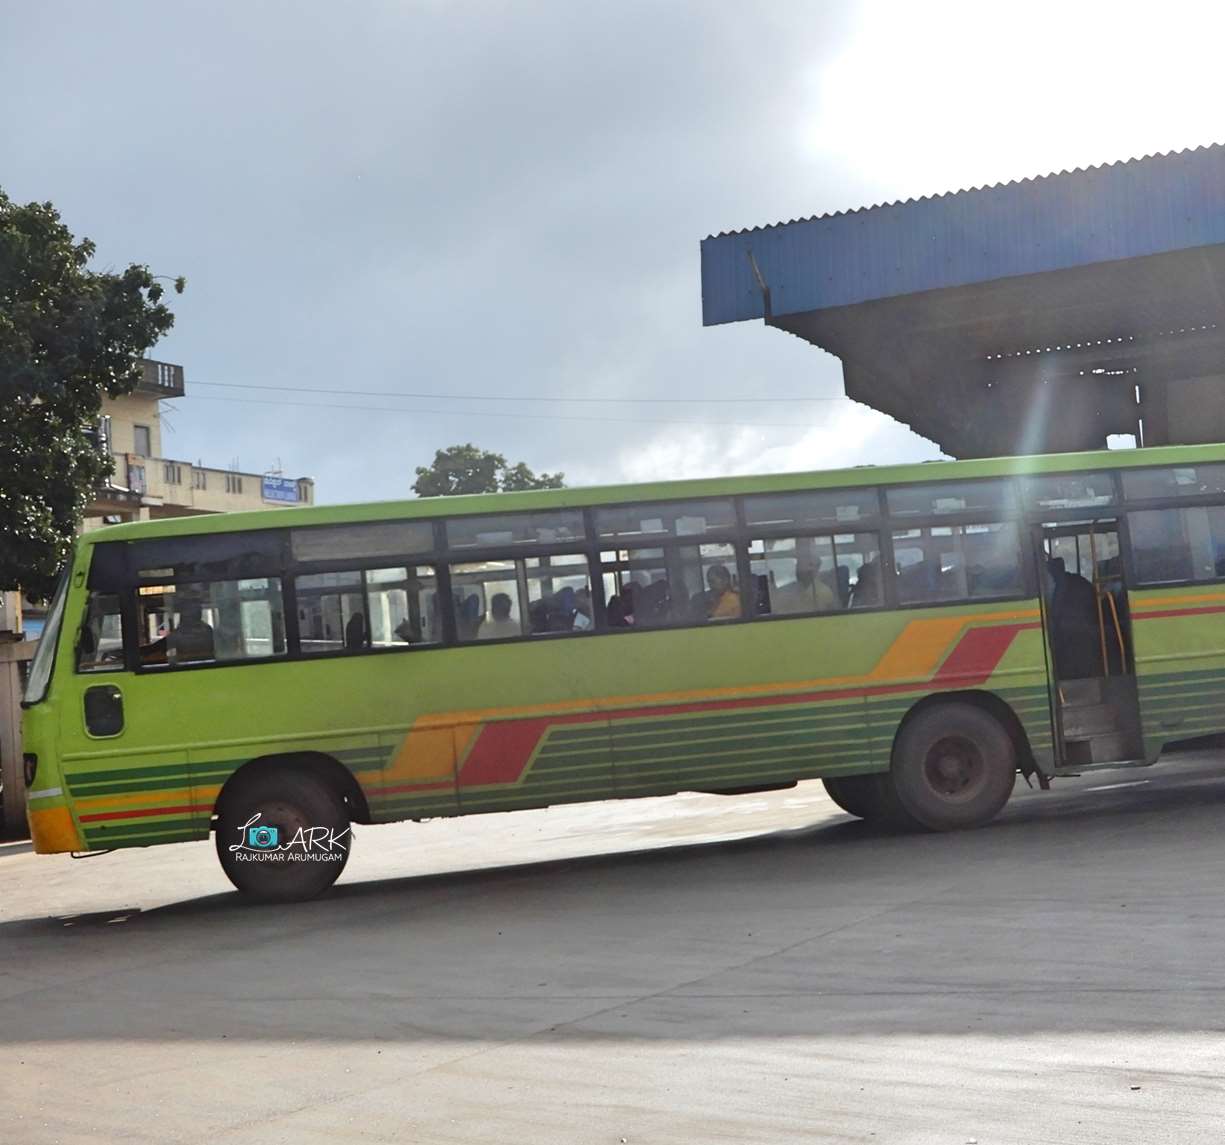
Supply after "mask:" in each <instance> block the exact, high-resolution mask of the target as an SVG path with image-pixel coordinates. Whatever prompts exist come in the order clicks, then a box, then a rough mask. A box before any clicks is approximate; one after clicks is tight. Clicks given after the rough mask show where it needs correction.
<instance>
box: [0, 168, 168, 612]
mask: <svg viewBox="0 0 1225 1145" xmlns="http://www.w3.org/2000/svg"><path fill="white" fill-rule="evenodd" d="M93 253H94V245H93V243H91V242H90V241H89V240H88V239H83V240H81V241H77V240H76V239H75V238H74V237H73V235H72V232H71V231H69V229H68V228H67V227H66V226H65V225H64V224H63V222H61V220H60V216H59V214H58V212H57V211H56V210H55V208H54V207H53V206H52V205H51V204H50V203H28V204H26V205H24V206H23V205H19V204H16V203H14V202H13V201H12V200H11V199H9V198H8V196H7V195H5V194H4V192H3V191H0V589H11V588H16V587H18V586H20V587H22V588H24V589H25V590H26V591H27V592H29V593H31V594H36V595H45V594H46V593H47V592H49V591H50V587H51V585H52V583H53V581H54V578H55V574H56V571H57V570H58V568H59V567H60V565H61V564H62V563H63V561H64V559H65V557H66V556H67V553H68V548H69V546H70V544H71V542H72V537H73V534H74V533H75V531H76V529H77V528H78V526H79V524H80V521H81V516H82V514H83V513H84V510H85V508H86V506H87V505H88V503H89V498H90V494H91V492H92V491H93V490H94V489H95V488H96V487H97V486H98V485H99V484H100V483H101V482H103V481H104V480H105V479H106V477H107V476H108V475H109V474H110V471H111V459H110V457H109V456H105V455H103V453H102V452H101V451H100V450H99V448H98V446H97V443H96V441H95V440H94V439H93V437H92V436H91V435H92V433H93V431H94V430H95V428H96V426H97V422H98V418H99V415H100V411H101V408H102V399H103V396H104V395H109V396H110V397H119V396H121V395H123V394H127V393H131V391H132V390H133V389H134V388H135V386H136V383H137V381H139V379H140V365H139V361H138V359H139V358H140V357H141V355H143V354H144V353H145V352H146V351H147V350H148V349H149V347H150V346H152V345H153V344H154V343H155V342H156V341H157V340H158V338H160V337H161V336H162V335H163V334H165V333H166V331H167V330H169V329H170V327H171V326H172V325H173V323H174V316H173V315H172V314H171V313H170V311H169V310H168V309H167V308H166V307H165V306H164V305H163V304H162V302H161V301H160V300H161V297H162V294H163V288H162V286H161V285H160V284H159V283H158V282H156V281H155V279H154V276H153V275H152V274H150V272H149V270H148V268H147V267H144V266H129V267H128V268H127V269H126V270H123V271H120V272H118V273H110V272H99V271H95V270H91V269H90V268H89V266H88V263H89V260H90V259H91V258H92V257H93ZM174 288H175V290H176V291H179V292H181V291H182V289H183V281H182V279H178V280H176V281H175V283H174Z"/></svg>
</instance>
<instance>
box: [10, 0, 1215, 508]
mask: <svg viewBox="0 0 1225 1145" xmlns="http://www.w3.org/2000/svg"><path fill="white" fill-rule="evenodd" d="M1223 25H1225V9H1221V8H1218V7H1217V6H1215V5H1208V4H1182V5H1180V4H1178V3H1164V4H1162V5H1160V6H1155V5H1151V4H1134V5H1133V4H1128V3H1111V4H1096V3H1093V4H1091V3H1075V2H1071V0H1064V2H1063V3H1058V4H1053V3H1045V2H1043V0H1036V2H1033V3H1027V4H1026V5H1013V4H1002V3H1001V4H985V3H981V2H980V3H973V4H971V3H960V2H952V0H950V2H947V3H943V2H940V0H930V2H928V3H924V4H915V3H913V2H900V3H892V2H888V3H886V2H882V3H850V2H848V3H817V2H810V3H789V2H785V0H775V2H773V3H771V4H769V5H760V6H750V5H746V4H744V3H731V2H726V3H725V2H722V0H700V2H699V0H694V2H692V3H670V4H664V3H639V2H636V0H625V2H622V3H620V4H616V5H600V6H596V5H594V4H592V5H588V4H582V3H579V4H575V3H573V2H572V0H571V2H569V3H562V2H558V3H549V4H544V3H531V2H529V0H518V2H517V3H515V4H506V3H502V4H495V3H466V2H464V0H446V2H444V0H420V2H409V0H352V2H351V3H348V4H336V3H334V2H331V0H329V2H327V3H323V2H314V0H295V2H293V3H275V2H271V0H262V2H259V3H254V2H251V0H209V2H208V3H193V2H190V0H176V3H174V4H165V3H164V2H158V3H149V2H145V0H114V2H113V3H108V4H90V3H86V2H85V0H76V2H72V3H64V2H57V0H40V2H39V3H38V4H30V3H27V2H25V0H0V106H3V107H4V108H5V114H4V116H0V187H3V189H4V190H5V191H6V192H7V193H8V194H9V195H10V196H11V197H12V198H14V199H16V200H18V201H27V200H39V201H42V200H50V201H52V202H53V203H55V204H56V206H57V207H58V208H59V209H60V211H61V213H62V215H63V217H64V219H65V221H66V222H67V224H68V225H69V227H70V228H71V229H72V230H73V231H74V232H75V233H76V234H77V235H79V236H88V237H90V238H92V239H93V240H94V241H95V242H96V243H97V246H98V258H97V261H96V265H97V266H98V267H100V268H105V269H110V268H119V267H122V266H124V265H126V264H127V263H129V262H140V263H145V264H148V265H149V266H150V267H151V268H152V269H153V271H154V272H155V273H158V274H165V275H171V276H174V275H180V274H182V275H185V276H186V277H187V280H188V288H187V292H186V293H185V294H184V295H182V296H181V297H174V296H171V297H172V306H173V309H174V310H175V312H176V316H177V320H176V325H175V328H174V330H173V331H172V332H171V334H170V335H169V336H168V337H167V338H165V339H164V340H163V341H162V342H161V343H159V344H158V345H157V346H156V347H155V348H154V349H153V350H152V351H151V356H153V357H157V358H161V359H163V360H166V361H172V362H178V363H181V364H182V365H183V366H184V367H185V370H186V378H187V395H188V396H187V397H186V398H184V399H181V400H176V401H174V402H171V403H167V406H166V408H165V410H164V421H163V452H164V453H166V454H168V455H170V456H172V457H175V458H178V459H181V460H187V461H193V462H195V461H202V462H203V463H204V464H206V465H213V466H228V465H232V464H233V465H236V467H238V468H241V469H244V470H246V471H249V472H264V471H269V470H273V469H279V470H281V471H283V472H284V473H285V474H286V475H288V476H293V477H298V476H310V477H313V478H314V479H315V481H316V496H317V500H318V501H319V502H321V503H328V502H331V503H336V502H343V501H361V500H379V499H387V498H396V497H403V496H408V495H410V494H411V484H412V481H413V476H414V475H413V470H414V467H415V466H417V465H423V464H428V463H429V461H430V460H431V458H432V457H433V454H434V451H435V450H436V449H438V448H440V447H445V446H447V445H451V444H455V443H459V442H468V441H471V442H473V443H475V444H477V445H479V446H481V447H483V448H486V449H492V450H495V451H497V452H499V453H503V454H505V455H506V456H507V457H508V459H509V460H510V461H511V462H515V461H520V460H522V461H525V462H527V464H528V465H530V466H531V467H533V468H534V469H536V470H538V471H540V470H547V471H550V472H553V471H557V470H561V471H564V472H565V474H566V477H567V483H568V484H571V485H578V484H584V485H585V484H593V483H604V482H612V481H622V480H634V481H637V480H654V479H666V478H675V477H694V476H713V475H718V474H725V473H747V472H779V471H785V470H803V469H818V468H829V467H837V466H844V465H856V464H865V463H878V464H880V463H887V462H896V461H910V460H921V459H926V458H930V457H936V456H939V454H938V451H937V450H936V448H935V446H934V445H932V444H931V443H930V442H927V441H924V440H923V439H921V438H918V437H916V436H915V435H914V434H913V433H911V432H910V431H909V430H908V429H906V428H905V427H904V426H901V425H899V424H898V423H896V422H894V421H892V420H891V419H889V418H887V417H885V416H884V415H882V414H878V413H876V412H874V411H872V410H869V409H867V408H866V407H864V406H861V405H858V404H856V403H853V402H849V401H847V400H846V399H845V398H844V397H843V396H842V382H841V367H840V363H839V362H838V360H837V359H835V358H833V357H831V356H829V355H827V354H825V353H824V352H822V351H820V350H818V349H816V348H815V347H813V346H810V345H809V344H807V343H805V342H802V341H800V340H799V339H796V338H793V337H791V336H789V335H787V334H784V333H783V332H781V331H778V330H771V329H767V328H765V327H764V326H763V325H762V324H761V323H737V324H734V325H729V326H721V327H713V328H705V329H704V328H703V327H702V324H701V291H700V282H699V243H700V240H701V239H702V238H703V237H705V236H706V235H708V234H713V233H718V232H720V231H723V230H732V229H738V228H741V227H747V226H754V225H760V224H765V223H771V222H776V221H780V220H786V219H791V218H799V217H804V216H809V215H814V214H821V213H824V212H827V211H834V210H840V209H845V208H848V207H856V206H862V205H869V204H873V203H878V202H888V201H891V200H896V199H904V198H907V197H910V196H916V195H922V194H930V193H933V192H939V191H943V190H953V189H957V188H961V187H968V186H980V185H985V184H990V183H993V182H997V181H1000V180H1005V179H1012V178H1021V177H1025V176H1029V175H1035V174H1042V173H1046V172H1049V171H1053V170H1060V169H1064V168H1069V167H1075V166H1083V165H1086V164H1092V163H1100V162H1106V161H1111V160H1115V159H1122V158H1127V157H1130V156H1133V155H1142V154H1147V153H1152V152H1157V151H1165V150H1172V149H1179V148H1183V147H1189V146H1195V145H1198V144H1201V143H1208V142H1214V141H1218V140H1220V139H1221V137H1222V129H1221V126H1220V120H1219V114H1218V112H1219V91H1218V90H1217V89H1218V83H1217V80H1216V76H1217V73H1218V56H1219V45H1220V43H1221V42H1222V35H1221V33H1222V32H1223V31H1225V27H1223ZM308 391H330V392H322V393H311V392H308ZM406 394H415V395H429V396H422V397H405V396H400V395H406ZM460 395H463V396H462V397H461V396H460ZM469 398H476V399H478V400H468V399H469ZM562 398H564V399H571V400H557V399H562ZM542 399H548V400H542ZM573 399H583V400H573ZM592 399H617V400H615V401H605V400H599V401H595V400H592ZM660 399H669V400H668V401H662V400H660ZM674 399H675V400H674ZM814 399H815V400H814ZM312 405H313V406H315V407H316V408H310V407H311V406H312Z"/></svg>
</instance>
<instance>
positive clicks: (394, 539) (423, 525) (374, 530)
mask: <svg viewBox="0 0 1225 1145" xmlns="http://www.w3.org/2000/svg"><path fill="white" fill-rule="evenodd" d="M289 537H290V547H291V549H292V551H293V556H294V560H297V561H334V560H341V559H344V560H355V561H361V560H368V559H371V558H378V557H400V556H411V555H413V554H414V553H428V552H431V551H432V550H433V548H434V526H433V525H432V524H431V523H430V522H429V521H377V522H374V523H373V524H369V525H321V526H318V527H316V528H313V529H291V530H290V534H289Z"/></svg>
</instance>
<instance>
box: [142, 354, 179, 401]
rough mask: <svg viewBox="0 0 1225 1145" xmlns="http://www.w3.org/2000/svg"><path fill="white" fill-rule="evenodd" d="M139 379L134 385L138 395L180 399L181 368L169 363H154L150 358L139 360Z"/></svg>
mask: <svg viewBox="0 0 1225 1145" xmlns="http://www.w3.org/2000/svg"><path fill="white" fill-rule="evenodd" d="M140 368H141V378H140V381H139V382H137V384H136V392H137V393H138V394H149V395H154V394H155V395H157V397H159V398H181V397H182V396H183V393H184V385H183V367H182V366H176V365H173V364H172V363H170V362H155V361H154V360H153V359H152V358H141V360H140Z"/></svg>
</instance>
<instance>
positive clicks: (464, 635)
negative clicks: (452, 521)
mask: <svg viewBox="0 0 1225 1145" xmlns="http://www.w3.org/2000/svg"><path fill="white" fill-rule="evenodd" d="M451 593H452V597H453V599H454V608H455V629H456V634H457V636H458V638H459V639H460V640H461V641H471V640H501V639H506V638H508V637H513V636H541V635H545V634H547V633H551V632H583V631H586V630H587V629H589V628H591V578H590V575H589V572H588V568H587V558H586V557H585V556H583V555H582V554H579V553H563V554H560V555H555V556H548V557H529V558H526V559H519V560H491V561H469V562H466V563H464V564H455V565H452V566H451Z"/></svg>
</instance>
